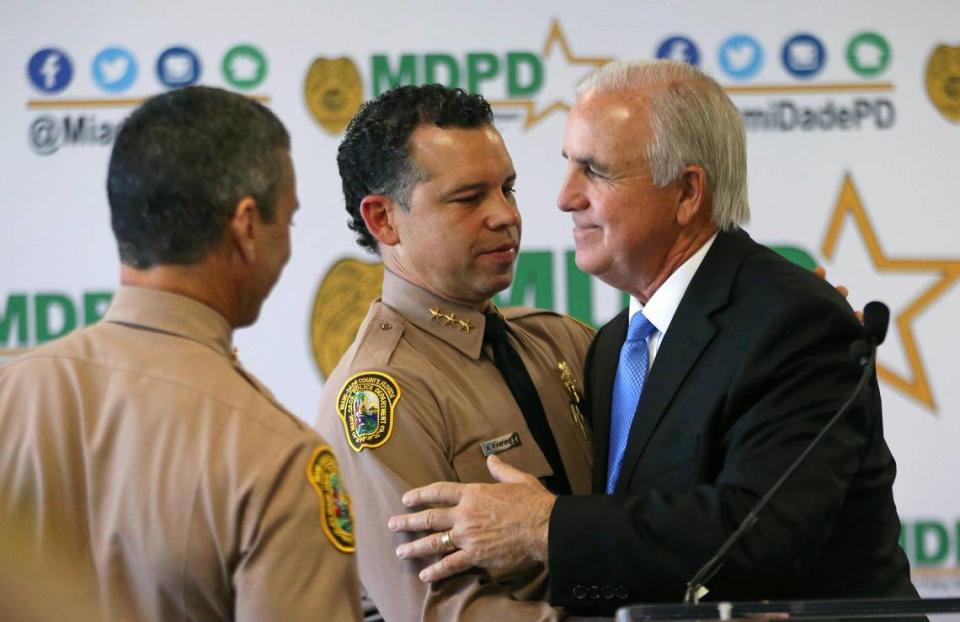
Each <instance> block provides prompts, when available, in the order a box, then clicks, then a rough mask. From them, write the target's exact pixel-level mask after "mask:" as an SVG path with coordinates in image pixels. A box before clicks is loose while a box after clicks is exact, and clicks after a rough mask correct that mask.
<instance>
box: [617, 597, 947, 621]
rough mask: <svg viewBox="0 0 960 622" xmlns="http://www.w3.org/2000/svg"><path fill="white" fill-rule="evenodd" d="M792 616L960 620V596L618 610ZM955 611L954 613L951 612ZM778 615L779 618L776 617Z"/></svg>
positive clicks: (655, 615) (689, 617)
mask: <svg viewBox="0 0 960 622" xmlns="http://www.w3.org/2000/svg"><path fill="white" fill-rule="evenodd" d="M771 614H786V615H787V616H788V618H787V619H789V620H894V619H895V620H927V619H930V620H931V621H936V620H960V598H926V599H910V600H906V599H903V600H898V599H861V600H784V601H763V602H732V603H723V602H712V603H703V602H701V603H700V604H697V605H665V604H656V605H632V606H629V607H622V608H620V609H618V610H617V614H616V618H615V620H616V622H640V621H648V622H657V621H661V620H662V621H666V620H672V621H681V622H682V621H686V622H693V621H695V620H741V619H749V618H754V619H756V618H758V617H760V619H764V618H763V616H765V615H771ZM950 614H953V615H950ZM774 619H776V618H774Z"/></svg>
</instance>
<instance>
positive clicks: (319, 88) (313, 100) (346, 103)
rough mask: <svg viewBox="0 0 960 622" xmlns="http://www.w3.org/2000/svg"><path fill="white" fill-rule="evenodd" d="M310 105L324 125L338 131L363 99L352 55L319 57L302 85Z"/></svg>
mask: <svg viewBox="0 0 960 622" xmlns="http://www.w3.org/2000/svg"><path fill="white" fill-rule="evenodd" d="M303 96H304V98H305V99H306V100H307V107H308V108H310V112H311V113H312V114H313V118H314V119H316V120H317V123H319V124H320V125H321V126H323V129H325V130H327V131H328V132H330V133H331V134H339V133H341V132H342V131H343V130H345V129H346V128H347V125H348V124H349V123H350V119H352V118H353V115H355V114H356V113H357V110H358V109H359V108H360V104H362V103H363V82H362V81H361V80H360V72H359V71H357V66H356V65H354V64H353V61H352V60H350V59H349V58H335V59H333V60H329V59H326V58H317V59H315V60H314V61H313V63H312V64H311V65H310V69H309V71H307V79H306V81H305V82H304V85H303Z"/></svg>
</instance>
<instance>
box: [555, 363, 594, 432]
mask: <svg viewBox="0 0 960 622" xmlns="http://www.w3.org/2000/svg"><path fill="white" fill-rule="evenodd" d="M557 369H558V370H559V371H560V382H561V383H562V384H563V388H564V389H566V390H567V395H569V396H570V417H571V418H572V419H573V423H574V425H576V426H577V429H578V430H580V434H581V435H582V436H583V438H584V439H586V440H588V441H589V440H590V425H589V424H588V423H587V420H586V419H584V417H583V413H582V412H580V391H579V390H578V389H577V379H576V378H575V377H574V375H573V370H572V369H570V365H569V364H568V363H567V362H566V361H560V362H559V363H558V364H557Z"/></svg>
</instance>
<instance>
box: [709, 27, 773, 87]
mask: <svg viewBox="0 0 960 622" xmlns="http://www.w3.org/2000/svg"><path fill="white" fill-rule="evenodd" d="M717 60H718V61H719V62H720V67H721V68H723V71H724V73H726V74H727V75H728V76H730V77H731V78H735V79H737V80H749V79H750V78H752V77H753V76H755V75H757V73H758V72H759V71H760V68H761V67H763V48H762V47H760V44H759V43H757V40H756V39H754V38H753V37H751V36H749V35H744V34H738V35H733V36H732V37H729V38H727V40H726V41H724V42H723V43H722V44H721V45H720V51H719V54H718V58H717Z"/></svg>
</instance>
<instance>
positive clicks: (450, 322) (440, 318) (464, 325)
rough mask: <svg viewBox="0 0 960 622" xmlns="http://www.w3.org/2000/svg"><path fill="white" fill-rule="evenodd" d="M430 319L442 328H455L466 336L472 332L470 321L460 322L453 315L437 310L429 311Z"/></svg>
mask: <svg viewBox="0 0 960 622" xmlns="http://www.w3.org/2000/svg"><path fill="white" fill-rule="evenodd" d="M429 311H430V319H431V320H432V321H433V322H435V323H437V324H443V325H444V326H456V327H457V328H459V329H460V330H462V331H463V332H465V333H466V334H468V335H469V334H470V331H471V330H473V324H472V323H471V322H470V320H461V319H460V318H458V317H457V316H456V314H454V313H444V312H443V311H442V310H440V309H439V308H437V309H430V310H429Z"/></svg>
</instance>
